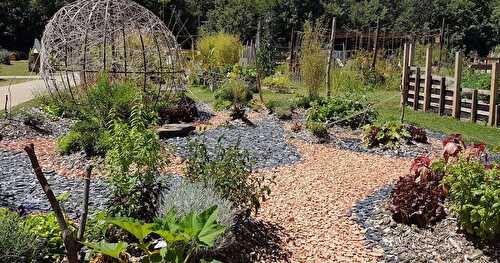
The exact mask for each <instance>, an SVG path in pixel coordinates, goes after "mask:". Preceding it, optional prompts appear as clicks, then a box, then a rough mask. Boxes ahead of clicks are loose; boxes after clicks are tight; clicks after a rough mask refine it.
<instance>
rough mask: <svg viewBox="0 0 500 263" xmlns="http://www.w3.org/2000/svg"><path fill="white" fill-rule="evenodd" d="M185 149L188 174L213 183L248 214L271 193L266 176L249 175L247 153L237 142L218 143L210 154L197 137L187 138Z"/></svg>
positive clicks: (207, 182)
mask: <svg viewBox="0 0 500 263" xmlns="http://www.w3.org/2000/svg"><path fill="white" fill-rule="evenodd" d="M188 149H189V157H188V159H187V166H186V171H187V177H188V178H189V179H190V180H191V181H193V182H202V183H204V184H206V185H213V186H214V187H215V189H216V190H217V191H218V193H219V194H220V195H221V196H222V197H223V198H226V199H228V200H229V201H231V202H232V203H233V204H234V205H235V207H236V208H241V209H244V210H246V215H247V216H249V215H250V213H251V212H252V211H255V212H257V211H258V209H259V208H260V202H261V201H262V200H265V198H266V197H267V196H268V195H269V194H270V192H271V189H270V188H269V186H268V185H267V184H266V180H265V178H264V177H263V176H260V175H252V163H251V160H250V157H249V153H248V152H247V151H243V150H241V149H240V148H239V144H236V145H233V146H230V147H228V148H223V147H222V146H221V145H220V144H219V145H218V146H217V148H216V150H215V153H214V155H213V156H209V154H208V151H207V147H206V145H204V144H202V143H200V142H197V141H192V142H190V144H189V148H188Z"/></svg>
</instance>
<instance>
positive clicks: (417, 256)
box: [349, 185, 500, 262]
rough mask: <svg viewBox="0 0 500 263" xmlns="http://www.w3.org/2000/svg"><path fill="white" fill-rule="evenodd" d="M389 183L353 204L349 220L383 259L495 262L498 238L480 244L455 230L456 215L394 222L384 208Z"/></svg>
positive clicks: (499, 244) (499, 248) (499, 252)
mask: <svg viewBox="0 0 500 263" xmlns="http://www.w3.org/2000/svg"><path fill="white" fill-rule="evenodd" d="M391 191H392V186H390V185H389V186H386V187H384V188H382V189H380V190H378V191H376V192H375V193H373V194H371V195H369V196H367V197H366V198H364V199H363V200H360V201H359V202H357V203H356V205H355V206H354V207H353V209H352V210H350V211H349V215H350V216H351V219H352V220H354V221H356V222H357V223H358V224H359V225H360V226H361V227H362V228H363V229H364V230H363V232H364V233H365V234H364V235H365V238H366V242H367V246H369V247H371V246H377V247H382V248H383V250H384V256H383V259H384V260H385V261H386V262H401V261H403V262H498V260H499V259H500V240H497V242H496V244H495V243H484V242H481V241H480V240H478V239H477V238H474V237H471V236H469V235H466V234H464V233H463V232H461V231H460V230H459V226H458V223H457V219H456V217H454V216H453V215H450V214H449V215H448V216H447V217H446V218H445V219H443V220H441V221H440V222H438V223H436V224H435V225H432V226H430V227H429V228H418V227H415V226H408V225H404V224H398V223H396V222H394V220H393V219H392V213H391V212H390V211H389V209H388V205H389V204H388V203H389V198H390V192H391ZM447 212H450V211H447Z"/></svg>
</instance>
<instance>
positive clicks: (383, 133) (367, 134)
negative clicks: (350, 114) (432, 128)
mask: <svg viewBox="0 0 500 263" xmlns="http://www.w3.org/2000/svg"><path fill="white" fill-rule="evenodd" d="M363 130H364V136H363V141H364V142H365V144H366V145H367V146H368V147H379V146H384V147H388V148H396V147H398V146H399V145H400V144H402V143H410V142H412V141H415V142H420V143H427V133H426V131H425V129H421V128H417V127H415V126H411V125H408V126H406V125H403V124H400V123H397V122H390V121H389V122H385V123H384V124H382V125H378V124H370V125H365V126H364V127H363Z"/></svg>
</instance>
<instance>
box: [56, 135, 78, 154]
mask: <svg viewBox="0 0 500 263" xmlns="http://www.w3.org/2000/svg"><path fill="white" fill-rule="evenodd" d="M80 149H81V145H80V133H79V132H76V131H70V132H69V133H68V134H66V135H65V136H62V137H60V138H59V139H58V140H57V150H58V151H59V153H61V154H65V155H68V154H71V153H74V152H78V151H79V150H80Z"/></svg>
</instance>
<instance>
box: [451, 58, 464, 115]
mask: <svg viewBox="0 0 500 263" xmlns="http://www.w3.org/2000/svg"><path fill="white" fill-rule="evenodd" d="M462 60H463V59H462V52H461V51H458V52H457V53H456V55H455V86H454V87H453V111H452V116H453V118H455V119H460V113H461V107H462V87H461V84H462Z"/></svg>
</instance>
